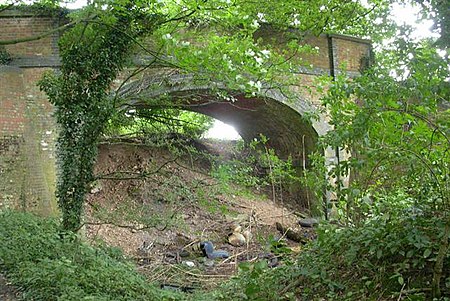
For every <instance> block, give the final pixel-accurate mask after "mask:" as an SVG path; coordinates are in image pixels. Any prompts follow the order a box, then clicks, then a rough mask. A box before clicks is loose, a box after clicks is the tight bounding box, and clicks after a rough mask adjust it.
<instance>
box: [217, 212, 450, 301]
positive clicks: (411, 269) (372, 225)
mask: <svg viewBox="0 0 450 301" xmlns="http://www.w3.org/2000/svg"><path fill="white" fill-rule="evenodd" d="M443 233H444V224H443V221H442V219H440V218H439V217H435V216H426V215H423V216H419V217H418V216H415V215H402V216H396V217H392V216H391V215H389V216H377V217H374V218H373V219H370V220H368V221H367V222H366V223H365V224H364V225H361V226H358V227H354V228H352V227H347V228H341V227H338V226H336V225H331V224H322V225H321V226H320V227H319V229H318V239H317V240H316V241H314V242H312V243H311V244H310V245H309V246H306V247H305V248H304V249H303V251H302V252H301V253H300V254H299V256H298V257H297V258H296V260H295V262H294V263H293V264H289V265H285V266H282V267H278V268H275V269H270V268H268V267H267V264H266V263H264V262H263V263H258V264H256V265H253V266H250V267H248V266H243V268H242V269H241V273H240V275H239V276H238V277H235V278H233V279H232V280H231V281H230V282H228V283H226V284H225V285H224V286H223V287H222V288H221V289H219V290H217V291H215V292H212V293H211V295H210V296H209V298H210V300H261V301H262V300H349V301H350V300H432V298H431V297H430V293H431V282H432V279H433V265H434V262H435V260H436V256H437V254H438V249H439V241H440V240H441V238H442V235H443ZM443 270H444V275H443V279H442V283H441V287H442V295H443V297H442V298H441V299H439V300H450V252H447V254H446V258H445V261H444V269H443ZM435 300H437V299H435Z"/></svg>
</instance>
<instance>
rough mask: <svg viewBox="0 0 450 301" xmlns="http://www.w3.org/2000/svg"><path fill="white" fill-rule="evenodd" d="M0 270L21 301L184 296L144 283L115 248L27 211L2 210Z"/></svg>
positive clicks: (102, 300) (116, 299) (173, 297)
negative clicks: (64, 231)
mask: <svg viewBox="0 0 450 301" xmlns="http://www.w3.org/2000/svg"><path fill="white" fill-rule="evenodd" d="M0 269H1V270H3V271H5V272H6V274H7V277H8V279H10V280H11V281H12V283H13V284H14V285H16V286H18V287H21V288H23V294H22V296H23V299H24V300H34V301H41V300H42V301H52V300H58V301H66V300H67V301H68V300H74V301H75V300H76V301H79V300H92V301H94V300H95V301H107V300H114V301H119V300H130V301H132V300H181V299H183V297H182V296H181V295H177V294H174V293H169V292H166V291H162V290H160V289H158V288H156V287H154V286H152V285H150V284H149V283H147V282H146V280H145V279H144V277H142V276H141V275H139V274H138V273H137V272H136V271H135V270H134V267H133V265H132V264H131V263H129V262H127V261H126V260H125V259H123V256H122V255H121V254H120V252H119V253H118V252H117V250H116V249H108V248H100V249H99V248H93V247H91V246H89V245H87V244H85V243H83V242H81V241H80V240H79V239H78V238H77V237H76V236H75V235H74V234H64V235H62V234H61V232H60V226H59V224H58V222H57V221H56V220H53V219H43V218H39V217H36V216H34V215H32V214H29V213H20V212H13V211H5V212H0Z"/></svg>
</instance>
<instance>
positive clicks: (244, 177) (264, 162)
mask: <svg viewBox="0 0 450 301" xmlns="http://www.w3.org/2000/svg"><path fill="white" fill-rule="evenodd" d="M267 142H268V139H267V138H266V137H265V136H264V135H261V136H260V139H259V140H258V139H255V140H253V141H252V142H251V143H250V144H249V145H246V144H245V143H243V144H238V145H236V149H235V153H236V154H238V155H237V156H238V157H239V158H237V159H233V160H228V161H226V162H219V164H217V165H216V166H214V168H213V170H212V172H211V173H212V176H213V177H215V178H216V179H218V180H219V181H220V182H221V183H222V184H224V185H225V187H224V188H226V184H227V183H235V184H239V185H240V186H244V187H249V188H250V187H252V188H256V189H260V188H262V187H266V186H268V185H270V186H271V189H272V196H273V198H274V199H276V198H277V195H278V194H279V198H282V193H283V190H284V189H286V188H289V186H291V185H294V184H296V183H299V181H300V179H299V178H298V176H297V175H296V174H297V172H296V170H295V169H294V168H293V166H292V161H291V159H290V158H288V159H287V160H283V159H281V158H280V157H279V156H278V155H277V154H276V153H275V150H274V149H272V148H269V147H268V146H267Z"/></svg>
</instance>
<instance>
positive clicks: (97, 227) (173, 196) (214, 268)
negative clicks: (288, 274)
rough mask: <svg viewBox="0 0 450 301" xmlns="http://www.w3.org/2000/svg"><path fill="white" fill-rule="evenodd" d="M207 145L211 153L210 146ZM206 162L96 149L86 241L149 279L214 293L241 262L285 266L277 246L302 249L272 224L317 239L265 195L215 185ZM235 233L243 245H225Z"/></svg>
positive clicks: (138, 149) (124, 145) (116, 147)
mask: <svg viewBox="0 0 450 301" xmlns="http://www.w3.org/2000/svg"><path fill="white" fill-rule="evenodd" d="M187 145H190V146H193V147H192V148H194V149H197V150H198V149H201V150H202V151H205V150H208V147H207V146H205V145H203V144H198V143H191V142H190V141H184V142H183V147H186V146H187ZM206 145H209V148H211V141H209V143H208V144H206ZM214 152H215V153H216V155H215V156H217V150H215V151H212V153H214ZM219 153H220V152H219ZM210 156H212V155H210ZM216 159H217V158H216ZM210 160H211V158H208V156H206V157H205V156H204V155H199V154H198V153H197V152H191V153H186V152H181V151H180V150H179V147H178V148H177V147H173V145H172V146H155V144H152V145H146V144H143V143H142V141H137V140H129V141H127V142H123V141H121V142H118V143H104V144H101V145H100V146H99V156H98V160H97V165H96V175H97V178H98V180H97V181H96V182H95V183H94V185H93V186H92V187H91V193H90V194H89V196H88V202H87V204H88V205H87V208H86V211H87V216H86V224H85V232H86V236H87V238H88V239H89V240H90V241H91V242H93V243H96V244H104V243H106V245H108V246H112V247H118V248H120V249H122V250H123V252H124V254H125V255H126V256H128V257H132V258H133V259H135V261H136V263H137V265H138V270H139V271H140V272H142V273H143V274H145V275H146V276H147V277H148V279H149V280H151V281H156V282H158V283H160V284H161V285H162V286H166V287H168V288H177V289H178V288H182V289H184V290H190V289H196V288H206V289H208V288H211V287H214V286H215V285H217V284H218V283H220V282H221V281H223V280H224V279H227V278H229V277H230V276H231V275H233V274H234V273H235V272H236V271H237V268H238V264H239V263H241V262H244V261H250V262H252V261H256V260H260V259H263V260H267V261H268V262H269V264H270V265H278V264H282V258H278V256H279V253H281V252H277V250H276V247H279V246H280V245H283V246H286V247H289V250H288V252H296V251H297V250H299V247H300V245H299V243H297V242H293V241H288V240H285V239H284V236H283V233H280V232H279V231H278V230H277V229H276V227H275V223H276V222H279V223H281V224H282V225H284V226H285V227H286V228H288V227H290V228H292V229H294V230H295V231H298V232H299V233H302V235H304V237H306V238H308V237H311V236H313V235H314V234H313V233H312V230H310V229H307V228H303V229H302V228H301V227H300V226H298V223H297V221H298V217H297V216H296V214H295V213H294V212H292V211H289V210H288V209H286V208H284V207H283V206H281V205H280V204H277V203H276V202H274V201H272V200H269V199H268V198H267V197H266V196H265V195H263V194H258V193H256V192H253V191H248V190H245V189H242V188H240V187H238V186H236V185H232V184H229V183H222V182H220V181H218V180H216V179H214V178H212V177H211V176H210V168H211V164H210ZM236 227H238V229H237V230H238V231H240V232H241V233H243V234H246V235H247V237H248V239H247V240H246V241H245V242H244V241H241V243H242V244H241V245H232V244H230V243H229V241H228V237H229V235H230V233H232V232H233V230H234V229H236ZM248 235H249V236H248ZM239 237H240V238H242V236H239ZM280 239H281V240H280ZM206 241H209V242H211V243H212V244H213V246H214V249H215V250H223V251H225V252H226V253H228V255H229V257H228V258H216V259H213V258H208V256H205V253H204V252H202V250H201V248H199V243H201V242H206ZM283 250H286V248H284V249H283Z"/></svg>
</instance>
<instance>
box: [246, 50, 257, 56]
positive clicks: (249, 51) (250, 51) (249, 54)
mask: <svg viewBox="0 0 450 301" xmlns="http://www.w3.org/2000/svg"><path fill="white" fill-rule="evenodd" d="M255 54H256V53H255V52H254V51H253V49H247V50H246V51H245V55H248V56H255Z"/></svg>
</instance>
